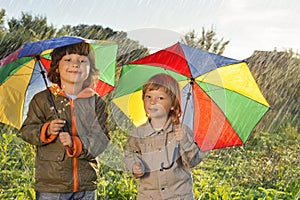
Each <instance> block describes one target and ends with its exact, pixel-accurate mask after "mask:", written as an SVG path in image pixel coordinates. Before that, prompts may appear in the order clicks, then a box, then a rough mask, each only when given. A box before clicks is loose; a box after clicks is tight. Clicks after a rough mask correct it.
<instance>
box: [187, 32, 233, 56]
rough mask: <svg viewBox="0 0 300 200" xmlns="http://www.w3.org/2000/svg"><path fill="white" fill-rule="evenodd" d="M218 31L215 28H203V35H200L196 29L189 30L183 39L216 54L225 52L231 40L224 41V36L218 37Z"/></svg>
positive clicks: (190, 44)
mask: <svg viewBox="0 0 300 200" xmlns="http://www.w3.org/2000/svg"><path fill="white" fill-rule="evenodd" d="M216 36H217V33H216V31H215V30H214V28H211V29H209V30H205V28H204V27H203V28H202V33H201V36H198V34H197V33H196V31H195V30H192V31H189V32H187V33H186V34H185V35H184V37H183V38H182V39H181V41H182V42H183V43H184V44H186V45H188V46H191V47H195V48H199V49H203V50H206V51H209V52H212V53H215V54H219V55H221V54H223V52H224V51H225V48H226V46H227V45H228V44H229V42H230V41H229V40H227V41H224V39H223V38H221V39H217V37H216Z"/></svg>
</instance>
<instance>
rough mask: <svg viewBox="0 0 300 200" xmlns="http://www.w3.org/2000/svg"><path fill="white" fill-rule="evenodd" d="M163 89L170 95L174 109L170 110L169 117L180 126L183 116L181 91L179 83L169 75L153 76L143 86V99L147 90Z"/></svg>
mask: <svg viewBox="0 0 300 200" xmlns="http://www.w3.org/2000/svg"><path fill="white" fill-rule="evenodd" d="M160 88H163V89H164V91H165V92H166V93H167V94H168V95H170V97H171V101H172V107H173V109H171V110H170V113H169V116H170V117H171V120H172V122H173V123H175V124H180V119H179V118H180V116H181V114H182V111H181V105H180V99H181V95H180V89H179V85H178V83H177V81H176V80H175V79H174V78H173V77H172V76H169V75H167V74H157V75H154V76H152V77H151V78H150V79H149V80H148V81H147V82H146V83H145V84H144V85H143V99H144V96H145V93H146V91H147V90H158V89H160Z"/></svg>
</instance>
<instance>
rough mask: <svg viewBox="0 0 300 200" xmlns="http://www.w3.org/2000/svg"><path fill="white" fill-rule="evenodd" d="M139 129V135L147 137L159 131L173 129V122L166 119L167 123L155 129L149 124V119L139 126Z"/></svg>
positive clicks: (166, 131)
mask: <svg viewBox="0 0 300 200" xmlns="http://www.w3.org/2000/svg"><path fill="white" fill-rule="evenodd" d="M140 129H141V131H139V134H140V136H142V137H148V136H153V135H157V134H159V133H169V132H172V131H173V123H172V121H171V119H168V121H167V123H166V124H165V126H164V127H163V128H162V129H161V130H158V131H157V130H155V129H154V128H153V126H152V125H151V122H150V119H148V120H147V122H146V123H145V124H143V125H141V126H140Z"/></svg>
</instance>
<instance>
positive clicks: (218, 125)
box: [113, 43, 270, 151]
mask: <svg viewBox="0 0 300 200" xmlns="http://www.w3.org/2000/svg"><path fill="white" fill-rule="evenodd" d="M158 73H165V74H168V75H171V76H172V77H174V78H175V79H176V80H177V81H178V83H179V85H180V87H181V89H182V109H183V112H184V113H183V116H184V118H183V123H185V124H186V125H188V126H189V127H190V128H191V129H192V130H193V131H194V134H195V141H196V143H197V144H198V146H199V147H200V149H201V150H202V151H208V150H212V149H219V148H225V147H230V146H239V145H242V144H244V143H245V142H246V140H247V138H248V137H249V135H250V133H251V132H252V130H253V128H254V127H255V126H256V124H257V123H258V122H259V121H260V119H261V118H262V117H263V115H264V114H265V113H266V112H267V111H268V110H269V107H270V106H269V104H268V103H267V101H266V99H265V98H264V97H263V95H262V93H261V91H260V89H259V87H258V86H257V84H256V82H255V80H254V78H253V76H252V74H251V72H250V70H249V68H248V66H247V63H246V62H245V61H241V60H235V59H231V58H227V57H223V56H220V55H216V54H213V53H210V52H206V51H203V50H201V49H197V48H193V47H189V46H186V45H184V44H181V43H177V44H175V45H173V46H170V47H168V48H166V49H163V50H161V51H158V52H156V53H153V54H151V55H149V56H146V57H144V58H142V59H139V60H136V61H134V62H131V63H129V64H127V65H124V66H123V67H122V71H121V74H120V79H119V82H118V85H117V86H116V88H115V90H114V97H113V102H114V104H115V105H116V106H117V107H118V108H119V109H120V110H121V111H122V112H123V113H124V114H125V115H126V116H127V117H128V118H130V119H131V120H132V122H133V124H134V125H135V126H139V125H141V124H143V123H145V122H146V119H147V118H146V113H145V111H144V108H143V102H142V91H141V88H142V85H143V84H144V83H145V82H146V81H147V80H148V79H149V78H150V77H152V76H153V75H155V74H158Z"/></svg>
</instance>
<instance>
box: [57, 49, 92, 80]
mask: <svg viewBox="0 0 300 200" xmlns="http://www.w3.org/2000/svg"><path fill="white" fill-rule="evenodd" d="M58 66H59V67H58V69H59V73H60V79H61V83H62V85H63V83H71V84H83V82H84V81H85V80H86V79H87V78H88V76H89V71H90V61H89V59H88V57H87V56H83V55H79V54H67V55H65V56H63V57H62V59H61V60H60V61H59V65H58Z"/></svg>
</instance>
